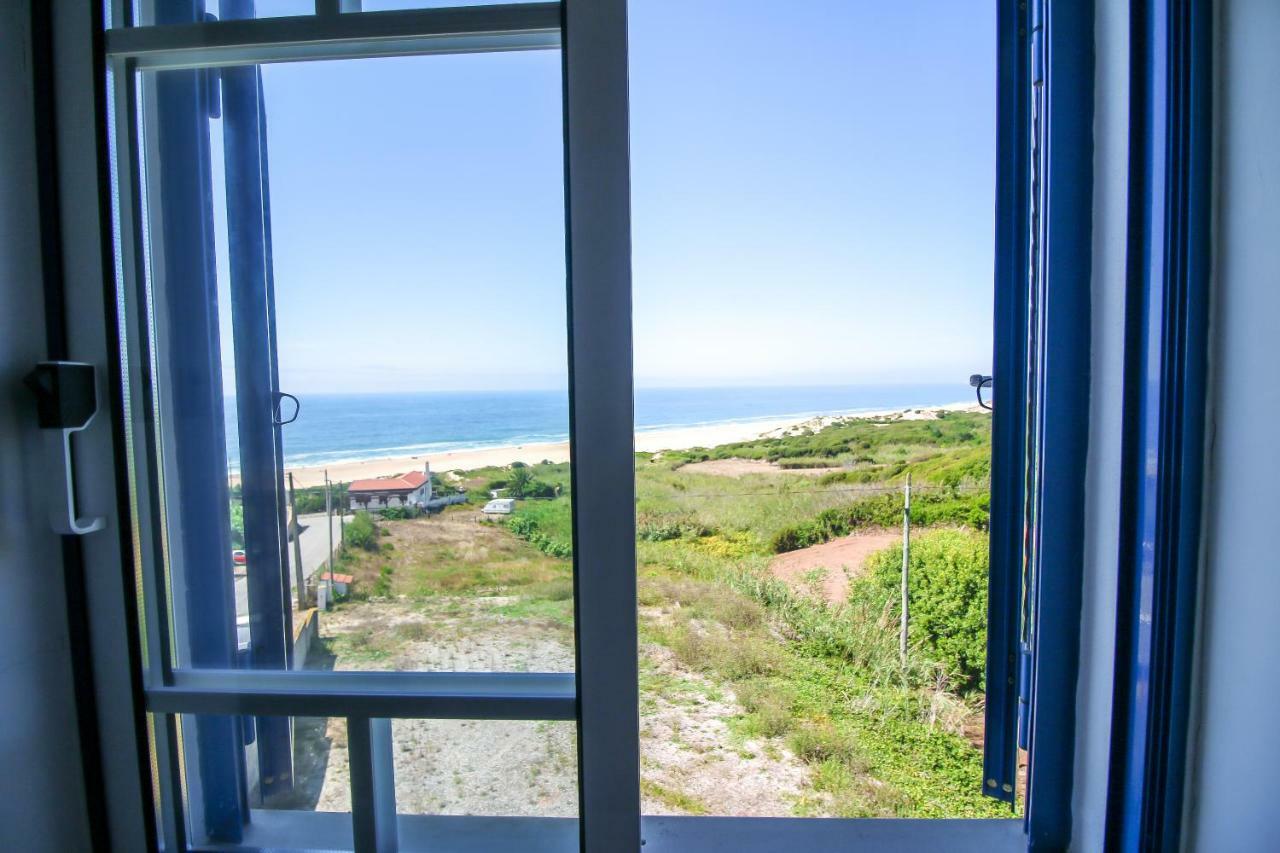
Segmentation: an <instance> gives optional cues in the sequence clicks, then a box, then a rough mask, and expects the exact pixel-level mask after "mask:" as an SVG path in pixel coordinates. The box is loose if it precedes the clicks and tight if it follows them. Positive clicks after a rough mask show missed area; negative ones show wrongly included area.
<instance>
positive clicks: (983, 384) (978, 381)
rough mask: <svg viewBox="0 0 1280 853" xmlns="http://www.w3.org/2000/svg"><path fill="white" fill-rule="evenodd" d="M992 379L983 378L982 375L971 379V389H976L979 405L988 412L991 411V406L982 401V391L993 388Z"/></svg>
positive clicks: (977, 374)
mask: <svg viewBox="0 0 1280 853" xmlns="http://www.w3.org/2000/svg"><path fill="white" fill-rule="evenodd" d="M991 381H992V377H990V376H983V375H982V374H981V373H975V374H973V375H972V376H970V377H969V387H970V388H972V389H974V393H976V394H977V395H978V405H979V406H981V407H982V408H984V409H986V410H987V411H991V404H990V403H988V402H987V401H986V400H984V399H982V389H983V388H990V387H991Z"/></svg>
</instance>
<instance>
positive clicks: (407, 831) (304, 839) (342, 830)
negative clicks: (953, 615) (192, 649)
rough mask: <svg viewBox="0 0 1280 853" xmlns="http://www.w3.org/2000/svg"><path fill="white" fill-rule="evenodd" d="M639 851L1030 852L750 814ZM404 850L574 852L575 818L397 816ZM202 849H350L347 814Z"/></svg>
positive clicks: (987, 827)
mask: <svg viewBox="0 0 1280 853" xmlns="http://www.w3.org/2000/svg"><path fill="white" fill-rule="evenodd" d="M641 825H642V828H643V835H644V853H695V851H696V853H776V851H778V850H785V849H788V848H794V849H799V850H846V849H857V850H868V851H915V850H930V851H932V850H947V851H950V852H951V853H969V851H972V853H1001V851H1010V853H1012V851H1021V850H1025V849H1026V837H1025V836H1024V835H1023V833H1022V821H1021V820H1016V819H1009V820H964V819H955V820H908V819H874V818H867V819H849V820H843V819H834V818H830V819H823V818H748V817H659V816H651V817H644V818H642V824H641ZM397 829H398V831H399V836H400V838H399V840H400V849H401V850H405V851H411V850H449V851H451V853H490V851H509V850H520V851H522V853H568V851H573V850H576V849H577V846H578V821H577V820H576V819H574V818H540V817H476V816H452V815H432V816H420V815H401V816H400V818H399V820H398V822H397ZM200 849H202V850H219V851H230V850H236V851H250V850H316V851H318V850H326V851H328V850H351V849H352V834H351V817H350V815H347V814H342V813H336V812H300V811H264V810H257V809H255V810H254V812H253V824H252V825H251V826H249V827H246V830H245V838H244V841H243V842H241V843H240V844H210V845H206V846H203V847H201V848H200Z"/></svg>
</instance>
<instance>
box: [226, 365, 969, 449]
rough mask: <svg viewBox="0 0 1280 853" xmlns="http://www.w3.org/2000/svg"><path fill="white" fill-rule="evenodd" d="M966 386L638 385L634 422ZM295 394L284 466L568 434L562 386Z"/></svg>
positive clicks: (877, 404)
mask: <svg viewBox="0 0 1280 853" xmlns="http://www.w3.org/2000/svg"><path fill="white" fill-rule="evenodd" d="M971 393H972V391H971V390H970V389H969V387H968V386H967V385H963V384H955V383H953V384H947V385H845V386H795V387H769V388H741V387H734V388H639V389H637V390H636V397H635V412H636V414H635V419H636V431H637V432H645V431H651V430H660V429H671V428H675V427H688V426H701V425H704V424H719V423H744V422H751V421H756V420H759V421H765V420H771V419H776V418H784V417H792V416H794V417H796V418H803V417H808V416H812V415H819V414H824V415H830V414H847V413H857V412H865V411H876V410H879V409H901V408H908V407H920V406H939V405H945V404H948V403H955V402H958V401H962V400H967V399H968V398H969V395H970V394H971ZM299 397H300V401H301V411H300V412H299V416H298V419H297V420H296V421H294V422H293V423H291V424H288V425H287V426H285V427H284V451H285V462H286V464H287V465H289V466H290V467H304V466H315V465H331V464H334V463H338V462H351V461H358V460H363V459H381V458H386V457H394V456H416V455H421V454H425V453H433V452H434V453H439V452H443V451H448V450H462V449H470V448H481V447H502V446H506V445H515V444H533V443H541V442H559V441H566V440H568V438H569V403H568V395H567V394H566V392H564V391H475V392H470V391H460V392H452V391H450V392H431V393H408V394H304V395H299ZM227 402H228V406H227V443H228V447H227V452H228V456H229V458H230V462H231V465H232V467H233V468H237V467H238V461H239V453H238V448H237V445H236V429H235V420H234V419H235V413H234V401H233V400H228V401H227ZM288 405H289V404H288V403H286V404H285V406H286V407H288ZM286 411H287V408H286Z"/></svg>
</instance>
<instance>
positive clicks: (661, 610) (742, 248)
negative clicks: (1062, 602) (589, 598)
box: [630, 0, 1009, 817]
mask: <svg viewBox="0 0 1280 853" xmlns="http://www.w3.org/2000/svg"><path fill="white" fill-rule="evenodd" d="M992 14H993V10H992V8H991V7H990V4H982V3H969V4H953V5H952V4H936V3H930V4H925V3H918V2H912V3H905V4H883V3H870V2H858V3H850V2H843V0H841V2H835V0H830V2H823V0H807V2H805V3H802V4H789V5H785V6H782V5H778V6H775V7H766V6H754V5H751V6H746V5H744V4H740V3H732V2H728V0H709V2H703V3H697V4H687V3H680V2H677V0H637V2H635V3H633V4H631V10H630V27H631V43H630V57H631V75H630V86H631V99H632V100H631V103H632V123H631V153H632V169H633V175H632V181H631V187H632V199H633V220H632V221H633V228H634V243H633V250H634V258H633V262H634V280H635V285H634V287H635V294H634V301H635V340H636V378H637V391H636V447H637V450H638V451H639V453H638V454H637V492H638V496H637V497H638V500H637V527H638V535H639V542H638V551H639V563H640V578H639V599H640V641H641V642H640V647H641V659H640V672H641V681H640V697H641V705H642V707H641V711H642V713H641V720H642V731H641V756H642V792H643V797H644V802H643V807H644V810H645V811H646V812H647V813H665V814H713V815H743V816H746V815H772V816H786V815H791V816H815V817H816V816H833V817H834V816H840V817H863V816H886V817H888V816H901V817H978V816H990V817H1002V816H1003V817H1007V816H1008V814H1009V812H1008V809H1007V807H1006V806H1003V805H1001V804H1000V803H997V802H996V801H994V800H988V799H984V798H983V797H982V796H981V795H980V788H981V780H982V776H981V774H982V753H981V742H982V731H983V719H982V706H983V685H982V678H983V666H984V654H985V634H986V626H985V620H986V583H987V570H988V569H987V565H988V557H987V547H988V546H987V533H986V528H987V512H988V499H989V488H990V483H989V470H990V426H991V425H990V414H989V413H988V412H987V411H986V410H985V409H981V408H979V406H978V405H977V402H976V401H975V399H974V396H973V395H974V391H973V389H972V388H970V387H969V384H968V379H969V376H970V375H971V374H974V373H983V374H986V373H989V372H990V365H991V354H992V299H993V290H992V280H993V277H992V273H993V269H992V267H993V258H992V246H993V244H994V225H993V221H992V210H993V206H994V202H993V191H994V181H995V178H994V175H995V170H994V162H995V150H994V142H995V139H994V128H995V115H994V111H995V68H994V63H995V43H994V35H995V32H996V28H995V22H994V20H993V19H992ZM674 16H678V17H679V20H680V22H681V25H680V27H678V28H672V27H671V26H670V25H669V21H670V20H671V19H672V18H673V17H674ZM908 482H910V484H911V490H912V491H911V512H910V525H911V529H910V541H909V545H908V549H907V550H908V559H907V565H908V568H909V573H908V574H909V594H908V602H909V632H908V633H909V636H908V640H909V642H908V648H907V652H906V655H905V658H904V657H903V656H902V655H901V652H900V648H899V639H900V624H901V619H900V614H901V577H902V570H903V562H904V561H903V545H904V530H903V523H904V502H905V500H904V496H905V492H906V489H907V484H908Z"/></svg>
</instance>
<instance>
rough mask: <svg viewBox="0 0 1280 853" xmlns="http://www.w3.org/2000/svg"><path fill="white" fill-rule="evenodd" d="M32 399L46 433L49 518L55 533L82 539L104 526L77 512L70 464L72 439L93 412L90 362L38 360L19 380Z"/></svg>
mask: <svg viewBox="0 0 1280 853" xmlns="http://www.w3.org/2000/svg"><path fill="white" fill-rule="evenodd" d="M23 382H24V383H25V384H26V386H27V387H28V388H30V389H31V390H32V391H33V392H34V393H35V395H36V417H37V420H38V422H39V424H40V428H41V429H42V430H44V431H45V435H46V437H47V442H48V446H49V456H50V457H51V459H50V461H51V462H52V463H53V473H54V477H55V481H54V484H53V488H52V489H51V490H50V492H49V497H50V501H51V504H50V516H51V518H50V520H51V521H52V522H53V529H54V530H56V531H57V532H59V533H67V534H71V535H74V536H83V535H84V534H86V533H93V532H94V531H95V530H101V529H102V528H104V527H106V525H107V521H106V519H105V518H80V517H79V516H78V515H77V514H76V481H75V463H74V462H73V461H72V458H71V435H72V433H77V432H80V431H81V430H82V429H85V428H86V427H88V426H89V424H90V423H92V421H93V417H94V415H96V414H97V413H98V391H97V375H96V373H95V371H94V367H93V365H92V364H85V363H83V362H78V361H42V362H40V363H39V364H37V365H36V368H35V370H33V371H31V372H30V373H28V374H27V376H26V378H25V379H24V380H23Z"/></svg>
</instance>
